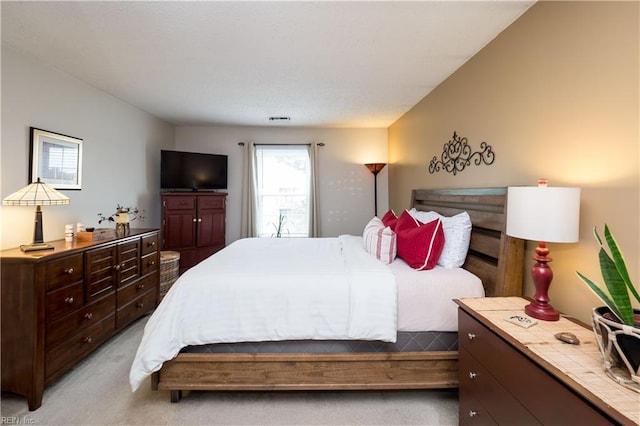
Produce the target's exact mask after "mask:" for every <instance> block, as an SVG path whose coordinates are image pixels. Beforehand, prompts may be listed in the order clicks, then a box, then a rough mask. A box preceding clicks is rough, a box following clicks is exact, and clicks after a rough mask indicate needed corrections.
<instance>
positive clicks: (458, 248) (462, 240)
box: [409, 208, 471, 268]
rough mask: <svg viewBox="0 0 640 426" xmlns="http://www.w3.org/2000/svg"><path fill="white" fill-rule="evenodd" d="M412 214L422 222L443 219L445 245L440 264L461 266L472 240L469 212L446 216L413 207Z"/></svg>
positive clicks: (453, 266)
mask: <svg viewBox="0 0 640 426" xmlns="http://www.w3.org/2000/svg"><path fill="white" fill-rule="evenodd" d="M409 213H410V214H411V216H413V217H414V218H416V219H417V220H419V221H420V222H422V223H429V222H431V221H432V220H436V219H438V218H440V219H442V226H443V229H444V247H443V248H442V254H441V255H440V258H439V259H438V265H440V266H443V267H445V268H459V267H461V266H462V265H463V264H464V260H465V259H466V257H467V252H468V251H469V242H470V241H471V218H470V217H469V213H467V212H462V213H459V214H457V215H455V216H451V217H445V216H442V215H440V214H438V213H436V212H422V211H419V210H416V209H415V208H412V209H411V210H409Z"/></svg>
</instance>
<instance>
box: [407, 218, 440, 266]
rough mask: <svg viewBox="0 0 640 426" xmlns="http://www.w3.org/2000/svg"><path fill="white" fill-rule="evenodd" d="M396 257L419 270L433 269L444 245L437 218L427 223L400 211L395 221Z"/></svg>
mask: <svg viewBox="0 0 640 426" xmlns="http://www.w3.org/2000/svg"><path fill="white" fill-rule="evenodd" d="M395 232H396V234H397V236H398V257H399V258H401V259H402V260H404V261H405V262H407V264H408V265H409V266H411V267H412V268H413V269H417V270H419V271H422V270H427V269H433V268H434V267H435V266H436V263H437V262H438V259H439V258H440V253H442V247H444V230H443V228H442V221H441V220H440V219H439V218H438V219H436V220H434V221H432V222H429V223H422V222H419V221H417V220H416V219H414V218H413V217H412V216H411V215H410V214H409V212H408V211H406V210H405V211H404V212H402V214H401V215H400V217H399V218H398V222H397V223H396V229H395Z"/></svg>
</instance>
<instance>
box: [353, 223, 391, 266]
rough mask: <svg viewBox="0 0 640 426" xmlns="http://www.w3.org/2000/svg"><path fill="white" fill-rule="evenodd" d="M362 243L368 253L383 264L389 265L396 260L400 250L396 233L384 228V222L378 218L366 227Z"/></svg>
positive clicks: (386, 227)
mask: <svg viewBox="0 0 640 426" xmlns="http://www.w3.org/2000/svg"><path fill="white" fill-rule="evenodd" d="M362 243H363V245H364V249H365V250H366V251H367V253H369V254H370V255H371V256H373V257H375V258H376V259H378V260H380V261H382V262H383V263H387V264H389V263H391V262H393V260H394V259H395V258H396V252H397V249H398V243H397V236H396V233H395V232H393V231H392V230H391V228H389V227H388V226H384V224H383V223H382V220H380V219H378V218H377V217H374V218H373V219H371V220H370V221H369V223H368V224H367V226H365V227H364V231H363V233H362Z"/></svg>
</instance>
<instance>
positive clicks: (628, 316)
mask: <svg viewBox="0 0 640 426" xmlns="http://www.w3.org/2000/svg"><path fill="white" fill-rule="evenodd" d="M593 233H594V236H595V238H596V241H598V244H599V245H600V251H599V253H598V259H599V262H600V272H601V274H602V279H603V282H604V285H600V284H598V283H596V282H595V281H593V280H591V279H589V278H587V277H586V276H584V275H583V274H581V273H580V272H576V273H577V274H578V276H579V277H580V279H581V280H582V281H583V282H584V283H585V284H587V286H588V287H589V288H590V289H591V290H592V291H593V292H594V293H595V294H596V296H598V297H599V298H600V300H602V301H603V302H604V303H605V306H601V307H597V308H594V309H593V313H592V321H593V331H594V333H595V337H596V342H597V343H598V347H599V349H600V354H601V356H602V361H603V366H604V369H605V371H606V373H607V374H608V375H609V376H610V377H611V378H612V379H614V380H616V381H617V382H619V383H620V384H622V385H623V386H625V387H628V388H630V389H633V390H635V391H636V392H639V393H640V310H639V309H634V308H633V306H632V296H633V299H635V300H636V301H637V302H638V303H640V295H639V294H638V291H637V289H636V288H635V286H634V285H633V283H632V282H631V279H630V277H629V272H628V269H627V265H626V262H625V260H624V257H623V255H622V251H621V250H620V248H619V246H618V243H617V242H616V240H615V238H614V237H613V235H612V234H611V231H610V230H609V227H608V226H607V225H606V224H605V225H604V242H605V243H606V247H607V249H608V251H607V250H605V245H604V244H603V240H602V238H600V235H599V234H598V230H597V229H596V228H594V230H593Z"/></svg>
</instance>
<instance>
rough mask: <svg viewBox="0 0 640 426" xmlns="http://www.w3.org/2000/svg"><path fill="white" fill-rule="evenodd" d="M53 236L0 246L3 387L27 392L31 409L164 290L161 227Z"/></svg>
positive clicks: (152, 304) (147, 309) (145, 310)
mask: <svg viewBox="0 0 640 426" xmlns="http://www.w3.org/2000/svg"><path fill="white" fill-rule="evenodd" d="M50 244H51V245H52V246H53V247H54V249H53V250H42V251H36V252H28V253H23V252H22V251H20V249H17V248H16V249H9V250H3V251H2V252H1V256H2V258H1V261H2V265H1V272H2V293H1V300H2V306H1V308H2V311H1V315H2V317H1V320H2V323H1V333H2V334H1V339H2V341H1V343H2V346H1V351H2V353H1V355H2V390H3V391H9V392H13V393H16V394H19V395H23V396H25V397H26V398H27V402H28V405H29V409H30V410H35V409H37V408H38V407H39V406H40V405H41V403H42V395H43V392H44V388H45V387H46V386H47V385H49V384H51V383H52V382H54V381H55V380H56V379H58V378H59V377H60V376H61V375H62V374H64V373H65V372H66V371H68V370H69V369H70V368H72V367H73V366H74V365H76V364H77V363H78V362H79V361H80V360H82V359H83V358H84V357H86V356H87V355H88V354H89V353H91V352H92V351H93V350H95V349H96V348H97V347H98V346H100V345H101V344H102V343H104V342H105V341H106V340H107V339H109V338H110V337H111V336H113V335H114V334H115V333H117V332H118V331H120V330H122V329H123V328H125V327H126V326H127V325H129V324H131V323H132V322H133V321H135V320H136V319H138V318H140V317H141V316H143V315H145V314H147V313H149V312H151V311H152V310H153V309H154V308H155V307H156V305H157V303H158V295H159V284H160V275H159V262H160V252H159V246H160V244H159V231H158V230H156V229H133V230H131V231H130V232H128V233H127V234H126V235H123V236H118V237H116V238H113V239H109V240H103V241H96V242H79V241H72V242H65V241H64V240H60V241H53V242H50Z"/></svg>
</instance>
